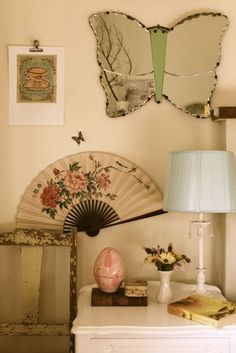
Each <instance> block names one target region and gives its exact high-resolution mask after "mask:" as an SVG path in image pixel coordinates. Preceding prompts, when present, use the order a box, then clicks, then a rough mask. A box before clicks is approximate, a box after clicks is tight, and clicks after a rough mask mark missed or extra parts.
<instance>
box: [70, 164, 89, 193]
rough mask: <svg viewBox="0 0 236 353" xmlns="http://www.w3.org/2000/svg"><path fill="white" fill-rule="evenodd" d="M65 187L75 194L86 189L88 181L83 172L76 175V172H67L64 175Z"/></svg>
mask: <svg viewBox="0 0 236 353" xmlns="http://www.w3.org/2000/svg"><path fill="white" fill-rule="evenodd" d="M65 185H66V187H67V188H68V190H69V191H70V192H71V193H72V194H76V193H77V192H79V191H83V190H85V189H86V187H87V185H88V179H87V177H86V175H85V174H84V173H83V172H81V173H78V172H77V171H70V170H69V171H67V173H66V175H65Z"/></svg>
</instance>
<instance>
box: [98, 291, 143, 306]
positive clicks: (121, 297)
mask: <svg viewBox="0 0 236 353" xmlns="http://www.w3.org/2000/svg"><path fill="white" fill-rule="evenodd" d="M91 305H92V306H147V305H148V298H147V297H127V296H125V294H124V288H119V289H118V291H117V292H115V293H105V292H102V291H101V290H100V289H99V288H92V293H91Z"/></svg>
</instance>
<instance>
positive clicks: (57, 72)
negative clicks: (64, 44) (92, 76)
mask: <svg viewBox="0 0 236 353" xmlns="http://www.w3.org/2000/svg"><path fill="white" fill-rule="evenodd" d="M8 49H9V124H10V125H63V123H64V49H63V48H52V47H42V48H41V51H31V48H30V47H17V46H9V48H8Z"/></svg>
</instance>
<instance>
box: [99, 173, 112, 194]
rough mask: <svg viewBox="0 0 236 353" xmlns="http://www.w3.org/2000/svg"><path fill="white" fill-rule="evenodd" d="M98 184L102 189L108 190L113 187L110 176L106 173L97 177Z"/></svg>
mask: <svg viewBox="0 0 236 353" xmlns="http://www.w3.org/2000/svg"><path fill="white" fill-rule="evenodd" d="M96 182H97V184H98V187H99V188H100V189H104V190H106V189H108V188H109V187H110V185H111V180H110V176H109V175H108V174H106V173H101V174H99V175H97V176H96Z"/></svg>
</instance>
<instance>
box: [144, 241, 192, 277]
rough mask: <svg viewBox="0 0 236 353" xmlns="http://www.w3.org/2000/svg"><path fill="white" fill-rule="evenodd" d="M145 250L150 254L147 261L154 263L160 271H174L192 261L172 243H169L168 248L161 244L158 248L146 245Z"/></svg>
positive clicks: (146, 258)
mask: <svg viewBox="0 0 236 353" xmlns="http://www.w3.org/2000/svg"><path fill="white" fill-rule="evenodd" d="M144 250H145V251H146V253H147V254H148V256H147V257H145V263H149V264H154V265H155V266H156V267H157V269H158V270H159V271H172V270H174V269H175V268H178V267H180V266H183V265H184V264H185V263H188V264H189V263H190V262H191V260H190V259H189V258H188V257H187V256H186V255H181V254H177V253H176V252H175V251H174V250H173V246H172V244H171V243H169V245H168V248H167V250H165V249H164V248H161V247H160V246H159V245H157V247H156V248H155V247H146V246H145V247H144Z"/></svg>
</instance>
